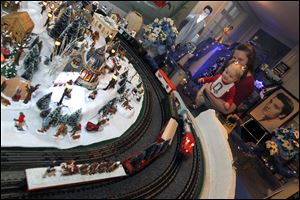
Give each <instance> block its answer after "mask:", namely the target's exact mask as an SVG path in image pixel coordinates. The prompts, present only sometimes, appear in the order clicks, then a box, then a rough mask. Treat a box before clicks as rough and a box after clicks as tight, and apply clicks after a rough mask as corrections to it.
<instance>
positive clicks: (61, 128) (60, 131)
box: [53, 123, 68, 138]
mask: <svg viewBox="0 0 300 200" xmlns="http://www.w3.org/2000/svg"><path fill="white" fill-rule="evenodd" d="M67 131H68V127H67V126H66V124H64V123H61V124H60V125H59V127H58V129H57V132H56V133H55V135H54V136H53V137H54V138H58V137H60V138H62V137H63V136H65V135H66V134H67Z"/></svg>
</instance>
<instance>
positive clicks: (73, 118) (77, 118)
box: [67, 108, 81, 127]
mask: <svg viewBox="0 0 300 200" xmlns="http://www.w3.org/2000/svg"><path fill="white" fill-rule="evenodd" d="M80 119H81V108H80V109H78V110H77V111H76V112H74V113H72V114H71V116H70V117H69V119H68V122H67V124H68V125H69V126H71V127H75V126H76V124H77V123H78V122H79V121H80Z"/></svg>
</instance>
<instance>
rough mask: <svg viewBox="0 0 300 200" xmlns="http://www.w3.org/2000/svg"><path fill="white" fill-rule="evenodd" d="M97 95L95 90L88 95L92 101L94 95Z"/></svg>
mask: <svg viewBox="0 0 300 200" xmlns="http://www.w3.org/2000/svg"><path fill="white" fill-rule="evenodd" d="M97 94H98V92H97V90H94V91H93V92H91V93H90V94H89V99H92V100H94V99H95V98H96V95H97Z"/></svg>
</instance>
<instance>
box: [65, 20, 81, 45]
mask: <svg viewBox="0 0 300 200" xmlns="http://www.w3.org/2000/svg"><path fill="white" fill-rule="evenodd" d="M82 21H83V19H82V18H81V17H78V18H76V19H75V20H74V21H73V22H72V24H71V26H70V27H69V29H68V30H67V32H66V35H67V37H68V43H69V42H71V41H73V40H74V39H76V38H77V37H78V32H79V30H80V27H81V25H82V24H83V22H82Z"/></svg>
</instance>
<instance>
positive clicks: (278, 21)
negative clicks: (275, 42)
mask: <svg viewBox="0 0 300 200" xmlns="http://www.w3.org/2000/svg"><path fill="white" fill-rule="evenodd" d="M248 4H249V5H250V7H251V8H252V11H253V12H254V13H255V15H256V16H257V17H258V19H259V20H260V21H261V22H262V23H263V24H264V25H266V26H269V27H271V28H272V29H273V30H274V31H276V32H277V31H279V32H280V33H282V34H283V35H284V36H285V37H287V38H288V39H289V40H291V41H292V42H294V43H296V44H298V43H299V1H248Z"/></svg>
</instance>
